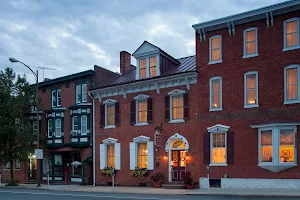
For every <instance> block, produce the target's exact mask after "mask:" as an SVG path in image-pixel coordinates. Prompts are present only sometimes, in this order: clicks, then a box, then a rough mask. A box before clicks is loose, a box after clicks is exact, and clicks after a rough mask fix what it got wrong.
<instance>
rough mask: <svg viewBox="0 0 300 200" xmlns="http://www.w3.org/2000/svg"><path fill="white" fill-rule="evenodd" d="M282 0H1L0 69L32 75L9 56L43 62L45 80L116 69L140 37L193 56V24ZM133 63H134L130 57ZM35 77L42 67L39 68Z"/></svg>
mask: <svg viewBox="0 0 300 200" xmlns="http://www.w3.org/2000/svg"><path fill="white" fill-rule="evenodd" d="M279 2H283V0H209V1H208V0H131V1H125V0H124V1H123V0H110V1H107V0H106V1H104V0H56V1H54V0H52V1H51V0H44V1H41V0H7V1H6V0H3V1H1V6H0V24H1V25H0V41H1V44H0V69H1V70H3V69H4V68H6V67H11V68H13V69H14V70H15V71H16V72H17V73H19V74H20V73H21V74H24V73H26V75H27V77H28V80H29V81H30V82H31V83H33V82H34V78H33V76H32V75H31V74H30V72H29V70H28V69H26V68H25V67H23V66H22V65H21V64H12V63H10V62H9V60H8V58H9V57H14V58H16V59H18V60H20V61H22V62H24V63H26V64H28V65H30V66H32V67H37V66H44V67H48V68H53V69H56V70H55V71H54V70H53V71H50V70H45V78H57V77H60V76H64V75H67V74H72V73H76V72H80V71H83V70H88V69H93V66H94V64H97V65H99V66H102V67H104V68H107V69H109V70H111V71H114V72H119V53H120V51H122V50H126V51H128V52H129V53H133V52H134V51H135V50H136V49H137V48H138V47H139V46H140V45H141V44H142V43H143V41H144V40H147V41H149V42H151V43H153V44H154V45H156V46H158V47H160V48H161V49H163V50H164V51H166V52H167V53H169V54H170V55H172V56H173V57H175V58H180V57H185V56H190V55H193V54H195V34H194V29H193V28H192V25H193V24H196V23H200V22H204V21H207V20H212V19H216V18H220V17H225V16H228V15H232V14H237V13H239V12H245V11H248V10H251V9H256V8H260V7H263V6H267V5H271V4H275V3H279ZM132 64H134V65H135V64H136V61H135V59H132ZM39 73H40V79H43V77H42V71H41V70H40V71H39Z"/></svg>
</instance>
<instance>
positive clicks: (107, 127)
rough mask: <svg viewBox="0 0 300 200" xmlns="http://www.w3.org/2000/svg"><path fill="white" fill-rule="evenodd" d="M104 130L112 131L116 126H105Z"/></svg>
mask: <svg viewBox="0 0 300 200" xmlns="http://www.w3.org/2000/svg"><path fill="white" fill-rule="evenodd" d="M103 128H104V129H110V128H116V126H115V125H111V126H104V127H103Z"/></svg>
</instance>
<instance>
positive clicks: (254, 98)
mask: <svg viewBox="0 0 300 200" xmlns="http://www.w3.org/2000/svg"><path fill="white" fill-rule="evenodd" d="M244 87H245V91H244V99H245V106H244V107H245V108H252V107H258V73H257V72H247V73H245V75H244Z"/></svg>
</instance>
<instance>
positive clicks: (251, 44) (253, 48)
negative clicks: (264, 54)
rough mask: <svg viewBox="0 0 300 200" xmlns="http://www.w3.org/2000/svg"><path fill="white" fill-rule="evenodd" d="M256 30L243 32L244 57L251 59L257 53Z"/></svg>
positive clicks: (251, 29)
mask: <svg viewBox="0 0 300 200" xmlns="http://www.w3.org/2000/svg"><path fill="white" fill-rule="evenodd" d="M257 48H258V46H257V28H248V29H246V30H244V57H243V58H248V57H253V56H257V55H258V51H257Z"/></svg>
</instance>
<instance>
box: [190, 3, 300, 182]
mask: <svg viewBox="0 0 300 200" xmlns="http://www.w3.org/2000/svg"><path fill="white" fill-rule="evenodd" d="M299 16H300V1H287V2H284V3H279V4H276V5H271V6H268V7H264V8H261V9H257V10H252V11H248V12H245V13H240V14H236V15H232V16H229V17H225V18H221V19H216V20H212V21H208V22H203V23H200V24H195V25H193V28H194V29H195V32H196V56H197V58H196V63H197V70H198V71H199V75H198V83H197V85H198V87H197V93H198V94H199V101H198V102H199V103H198V105H199V106H198V108H197V109H196V110H197V113H198V115H197V122H198V123H197V124H198V126H197V131H198V140H202V141H203V142H202V144H201V147H200V148H199V153H200V163H201V165H200V168H199V172H200V177H203V179H201V180H200V185H201V186H203V187H205V186H207V183H208V182H207V179H205V178H204V177H206V171H205V166H206V165H210V169H211V174H210V177H211V178H212V182H217V184H221V186H222V187H300V181H299V178H300V174H299V167H298V166H297V163H298V162H297V160H298V159H299V155H298V154H297V152H298V151H297V146H299V144H300V143H299V140H297V132H298V131H299V130H300V128H299V125H300V107H299V100H300V96H299V94H300V93H299V86H298V83H299V75H300V68H299V67H300V59H299V55H300V54H299V53H300V49H299V48H300V46H299V44H300V43H299V41H300V38H299V30H300V29H299V25H300V24H299ZM297 130H298V131H297ZM226 177H227V178H226ZM246 178H247V179H246ZM248 178H250V179H248ZM281 179H286V180H284V181H283V180H281ZM297 179H298V180H297Z"/></svg>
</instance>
